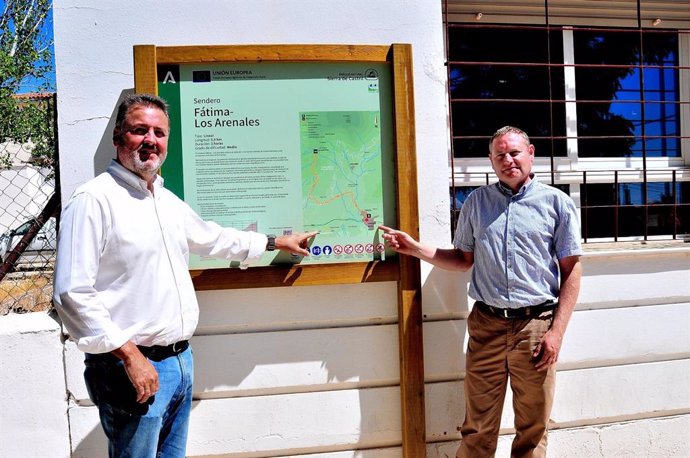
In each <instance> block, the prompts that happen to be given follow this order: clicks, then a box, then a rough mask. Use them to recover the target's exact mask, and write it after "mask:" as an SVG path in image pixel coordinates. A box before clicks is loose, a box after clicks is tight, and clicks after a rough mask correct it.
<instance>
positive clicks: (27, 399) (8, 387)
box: [0, 312, 70, 458]
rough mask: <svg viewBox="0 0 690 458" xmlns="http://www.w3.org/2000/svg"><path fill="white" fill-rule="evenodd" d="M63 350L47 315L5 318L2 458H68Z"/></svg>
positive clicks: (0, 337) (0, 321) (1, 320)
mask: <svg viewBox="0 0 690 458" xmlns="http://www.w3.org/2000/svg"><path fill="white" fill-rule="evenodd" d="M62 354H63V345H62V342H61V341H60V329H59V326H58V324H57V323H56V322H55V321H54V320H53V319H51V318H50V317H49V316H48V315H47V314H46V313H43V312H36V313H28V314H25V315H18V314H12V315H6V316H2V317H0V386H1V387H2V396H0V456H2V457H6V458H45V457H67V456H69V455H68V454H69V451H70V436H69V425H68V422H67V409H66V407H67V399H66V389H65V367H64V363H63V360H62Z"/></svg>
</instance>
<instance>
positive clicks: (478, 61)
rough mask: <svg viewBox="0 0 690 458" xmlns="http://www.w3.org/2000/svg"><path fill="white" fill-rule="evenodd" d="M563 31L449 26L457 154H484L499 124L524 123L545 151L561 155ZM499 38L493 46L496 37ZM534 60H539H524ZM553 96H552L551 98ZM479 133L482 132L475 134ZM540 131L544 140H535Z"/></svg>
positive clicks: (531, 135)
mask: <svg viewBox="0 0 690 458" xmlns="http://www.w3.org/2000/svg"><path fill="white" fill-rule="evenodd" d="M548 40H550V52H551V58H550V62H552V63H555V64H562V62H563V39H562V32H561V31H552V32H550V33H549V32H547V31H546V30H544V29H536V28H535V29H530V28H509V27H491V28H486V27H484V28H478V27H469V26H465V27H452V28H450V29H449V61H450V64H449V65H450V96H451V111H452V127H453V132H452V134H453V138H454V143H453V147H454V154H455V157H460V158H462V157H483V156H486V155H487V153H488V149H487V148H488V147H487V143H488V139H489V137H490V136H491V135H492V134H493V133H494V132H495V131H496V130H497V129H498V128H500V127H503V126H505V125H513V126H516V127H519V128H521V129H523V130H524V131H525V132H527V134H528V135H529V136H530V138H532V139H533V143H534V144H535V147H536V148H537V151H538V153H537V154H541V155H544V156H550V155H552V154H553V155H554V156H565V155H566V149H565V140H564V139H563V138H560V139H556V140H555V142H554V144H553V145H552V141H551V138H552V137H565V107H564V103H563V100H564V99H565V92H564V87H565V86H564V76H563V75H564V73H563V68H562V67H560V66H555V67H554V66H552V67H549V66H548V65H539V64H547V63H548V62H549V43H548ZM497 42H498V43H501V46H496V45H495V43H497ZM525 64H537V65H525ZM552 100H553V101H554V102H552ZM476 137H483V138H480V139H478V138H476ZM539 137H543V138H544V139H546V141H543V140H542V141H537V140H536V138H539Z"/></svg>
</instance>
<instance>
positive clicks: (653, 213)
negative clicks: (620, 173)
mask: <svg viewBox="0 0 690 458" xmlns="http://www.w3.org/2000/svg"><path fill="white" fill-rule="evenodd" d="M643 195H644V184H643V183H619V184H618V187H617V188H616V185H615V184H613V183H602V184H599V183H597V184H589V185H587V186H586V187H585V195H584V196H583V202H582V221H583V233H584V234H583V235H585V236H586V237H587V238H599V237H602V238H603V237H606V238H610V237H615V236H616V235H617V236H618V237H628V236H642V235H644V234H645V221H646V232H647V235H672V234H674V233H675V234H676V235H678V234H687V233H690V183H688V182H682V183H676V184H675V197H674V186H673V183H671V182H648V183H647V204H648V207H647V214H646V215H645V209H644V205H643V204H644V202H643V198H642V196H643ZM674 201H675V203H676V205H673V203H674ZM674 231H675V232H674Z"/></svg>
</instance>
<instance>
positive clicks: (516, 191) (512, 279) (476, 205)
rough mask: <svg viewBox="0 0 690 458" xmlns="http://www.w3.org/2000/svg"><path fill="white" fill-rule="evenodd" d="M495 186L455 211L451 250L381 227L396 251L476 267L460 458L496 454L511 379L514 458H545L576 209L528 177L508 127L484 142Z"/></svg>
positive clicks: (517, 138) (524, 148)
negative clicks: (456, 224) (506, 394)
mask: <svg viewBox="0 0 690 458" xmlns="http://www.w3.org/2000/svg"><path fill="white" fill-rule="evenodd" d="M489 160H490V161H491V166H492V167H493V169H494V172H495V173H496V176H497V177H498V180H499V181H498V183H494V184H491V185H487V186H482V187H481V188H479V189H476V190H475V191H473V192H472V193H471V194H470V195H469V196H468V198H467V200H466V201H465V203H464V205H463V206H462V209H461V211H460V218H459V219H458V226H457V230H456V232H455V239H454V241H453V248H448V249H441V248H435V247H432V246H429V245H425V244H423V243H420V242H418V241H416V240H414V239H413V238H412V237H410V235H408V234H406V233H405V232H401V231H397V230H395V229H391V228H389V227H385V226H381V230H383V231H384V234H383V238H384V239H385V240H386V242H387V243H388V244H389V245H390V246H391V247H392V248H393V249H394V250H396V251H397V252H399V253H402V254H406V255H410V256H415V257H417V258H419V259H422V260H424V261H427V262H429V263H431V264H433V265H435V266H438V267H441V268H443V269H447V270H460V271H466V270H468V269H469V268H470V267H472V281H471V283H470V289H469V295H470V297H472V298H473V299H475V300H476V302H475V303H474V306H473V307H472V312H471V313H470V315H469V316H468V317H467V329H468V333H469V336H470V339H469V342H468V344H467V362H466V376H465V383H464V387H465V421H464V423H463V425H462V428H461V430H460V432H461V434H462V442H461V444H460V449H459V450H458V453H457V456H458V457H462V458H474V457H488V456H494V453H495V452H496V445H497V441H498V432H499V428H500V425H501V411H502V409H503V401H504V398H505V393H506V389H507V386H508V381H509V380H510V387H511V389H512V391H513V410H514V411H515V431H516V434H515V439H514V440H513V444H512V450H511V456H512V457H544V456H546V436H547V429H548V422H549V415H550V413H551V406H552V405H553V395H554V389H555V374H556V366H555V365H556V361H558V354H559V352H560V349H561V344H562V342H563V335H564V334H565V329H566V327H567V326H568V321H569V320H570V316H571V315H572V313H573V309H574V308H575V302H576V301H577V296H578V293H579V290H580V277H581V275H582V268H581V265H580V254H582V247H581V243H580V227H579V224H578V220H577V210H576V208H575V204H574V203H573V201H572V200H571V199H570V197H568V196H567V195H566V194H565V193H563V192H561V191H560V190H558V189H556V188H554V187H551V186H548V185H546V184H544V183H541V182H540V181H539V180H538V179H537V178H536V177H535V175H534V174H533V173H532V163H533V161H534V146H533V145H532V144H530V142H529V137H528V136H527V134H526V133H525V132H523V131H522V130H520V129H518V128H516V127H511V126H506V127H503V128H501V129H499V130H497V131H496V133H494V135H493V136H492V137H491V140H490V141H489Z"/></svg>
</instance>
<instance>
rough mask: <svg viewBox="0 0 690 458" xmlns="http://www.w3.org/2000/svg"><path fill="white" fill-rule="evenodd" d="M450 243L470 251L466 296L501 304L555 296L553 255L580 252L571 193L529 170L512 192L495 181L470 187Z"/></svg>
mask: <svg viewBox="0 0 690 458" xmlns="http://www.w3.org/2000/svg"><path fill="white" fill-rule="evenodd" d="M453 245H454V246H455V248H458V249H460V250H463V251H470V252H473V253H474V266H473V268H472V282H471V284H470V290H469V295H470V297H472V298H473V299H475V300H480V301H483V302H485V303H487V304H490V305H493V306H497V307H502V308H519V307H526V306H530V305H537V304H541V303H543V302H546V301H549V300H554V301H555V300H557V299H558V294H559V290H560V282H559V279H558V259H561V258H564V257H567V256H575V255H581V254H582V245H581V241H580V225H579V221H578V217H577V209H576V207H575V204H574V203H573V201H572V199H571V198H570V197H569V196H568V195H567V194H565V193H564V192H562V191H560V190H559V189H556V188H554V187H552V186H548V185H546V184H543V183H541V182H539V181H538V180H537V179H536V177H534V176H533V177H532V180H531V181H530V182H529V183H528V184H526V185H525V186H523V187H522V188H521V189H520V190H519V192H517V193H516V194H513V192H512V191H511V190H510V189H508V188H506V187H505V186H503V185H501V184H500V183H495V184H492V185H488V186H483V187H481V188H479V189H476V190H475V191H473V192H472V193H471V194H470V195H469V196H468V197H467V200H466V201H465V204H464V205H463V206H462V209H461V211H460V218H459V220H458V225H457V230H456V232H455V239H454V241H453Z"/></svg>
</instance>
